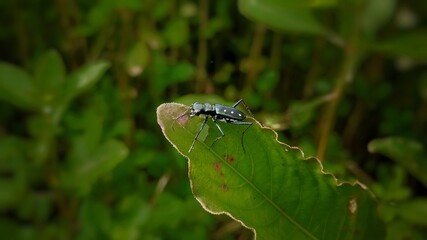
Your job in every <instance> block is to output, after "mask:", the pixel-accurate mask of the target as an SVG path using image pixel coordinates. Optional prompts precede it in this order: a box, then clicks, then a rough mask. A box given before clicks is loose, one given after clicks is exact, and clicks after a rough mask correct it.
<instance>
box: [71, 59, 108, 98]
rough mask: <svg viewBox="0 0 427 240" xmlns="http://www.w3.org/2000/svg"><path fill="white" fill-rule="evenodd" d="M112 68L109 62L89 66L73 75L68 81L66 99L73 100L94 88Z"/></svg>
mask: <svg viewBox="0 0 427 240" xmlns="http://www.w3.org/2000/svg"><path fill="white" fill-rule="evenodd" d="M109 67H110V63H109V62H107V61H99V62H95V63H91V64H87V65H85V66H83V67H81V68H79V69H78V70H77V71H76V72H74V73H72V74H71V75H70V76H69V77H68V79H67V85H66V97H67V100H71V99H72V98H74V97H76V96H77V95H79V94H80V93H82V92H83V91H85V90H87V89H89V88H90V87H91V86H93V85H94V84H95V83H96V82H97V81H98V80H99V79H100V78H101V76H102V75H103V74H104V73H105V71H107V69H108V68H109Z"/></svg>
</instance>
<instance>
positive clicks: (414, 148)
mask: <svg viewBox="0 0 427 240" xmlns="http://www.w3.org/2000/svg"><path fill="white" fill-rule="evenodd" d="M368 150H369V152H371V153H380V154H383V155H385V156H387V157H389V158H390V159H392V160H393V161H395V162H396V163H398V164H400V165H401V166H402V167H404V168H405V169H406V170H407V171H408V172H409V173H411V174H412V175H413V176H414V177H416V178H417V179H418V180H420V181H421V182H422V183H423V184H424V186H427V175H426V172H427V161H426V159H427V154H426V151H425V148H424V146H423V145H421V144H420V143H419V142H417V141H414V140H411V139H405V138H402V137H388V138H382V139H375V140H372V141H371V142H370V143H369V144H368Z"/></svg>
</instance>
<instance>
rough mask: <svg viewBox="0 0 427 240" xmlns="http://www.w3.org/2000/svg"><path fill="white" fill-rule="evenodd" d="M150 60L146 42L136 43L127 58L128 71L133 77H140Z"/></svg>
mask: <svg viewBox="0 0 427 240" xmlns="http://www.w3.org/2000/svg"><path fill="white" fill-rule="evenodd" d="M149 59H150V50H149V49H148V47H147V44H146V43H145V42H141V41H140V42H138V43H136V44H135V45H134V46H133V47H132V48H131V50H130V51H129V53H128V55H127V56H126V69H127V71H128V74H129V75H130V76H132V77H135V76H138V75H140V74H141V73H142V72H143V71H144V69H145V67H146V66H147V63H148V61H149Z"/></svg>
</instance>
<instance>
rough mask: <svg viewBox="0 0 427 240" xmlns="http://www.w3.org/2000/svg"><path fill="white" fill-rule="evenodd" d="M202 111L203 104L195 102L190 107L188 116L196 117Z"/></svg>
mask: <svg viewBox="0 0 427 240" xmlns="http://www.w3.org/2000/svg"><path fill="white" fill-rule="evenodd" d="M203 109H204V104H202V103H198V102H195V103H193V104H192V105H191V112H190V115H192V116H195V115H198V114H200V112H201V111H202V110H203Z"/></svg>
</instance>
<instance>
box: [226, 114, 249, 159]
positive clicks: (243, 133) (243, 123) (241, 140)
mask: <svg viewBox="0 0 427 240" xmlns="http://www.w3.org/2000/svg"><path fill="white" fill-rule="evenodd" d="M230 123H231V124H236V125H248V127H247V128H246V129H245V130H244V131H243V132H242V136H241V137H240V143H241V144H242V148H243V152H246V151H245V145H243V135H245V132H246V131H247V130H248V129H249V128H250V127H251V126H252V122H238V121H236V122H230Z"/></svg>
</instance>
